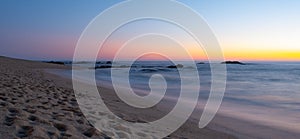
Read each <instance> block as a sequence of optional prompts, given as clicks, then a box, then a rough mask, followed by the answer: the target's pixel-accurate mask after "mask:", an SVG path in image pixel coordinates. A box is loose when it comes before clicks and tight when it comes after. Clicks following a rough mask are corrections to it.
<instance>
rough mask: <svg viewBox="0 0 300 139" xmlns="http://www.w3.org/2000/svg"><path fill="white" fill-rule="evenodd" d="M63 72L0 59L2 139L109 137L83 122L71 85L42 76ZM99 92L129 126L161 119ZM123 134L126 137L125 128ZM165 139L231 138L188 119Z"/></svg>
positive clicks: (109, 93)
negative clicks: (130, 107)
mask: <svg viewBox="0 0 300 139" xmlns="http://www.w3.org/2000/svg"><path fill="white" fill-rule="evenodd" d="M67 68H70V67H67V66H63V65H57V64H48V63H42V62H34V61H26V60H19V59H12V58H6V57H1V58H0V71H1V77H0V79H1V84H0V111H1V116H0V120H1V124H0V137H1V138H7V139H9V138H110V137H109V136H108V135H105V134H103V133H101V131H97V130H96V129H95V128H93V127H92V126H91V125H90V124H89V122H88V121H87V120H86V119H85V118H84V116H83V114H82V113H81V111H80V109H79V107H78V104H77V101H76V98H75V96H74V94H73V90H72V82H71V80H70V79H65V78H62V77H59V76H56V75H53V74H49V73H47V72H45V69H67ZM101 89H102V90H103V92H104V94H106V97H105V98H106V100H107V105H108V106H110V107H111V108H112V111H114V112H115V113H116V114H117V115H120V116H122V118H123V119H125V120H127V121H131V122H146V121H147V120H151V119H155V118H157V117H159V116H160V115H161V114H163V112H161V111H159V110H155V108H153V109H152V110H150V111H149V112H145V113H143V114H142V115H137V114H136V113H135V112H134V111H129V110H130V109H128V108H127V106H124V107H122V105H119V104H118V103H121V102H119V101H116V100H117V98H115V97H116V96H115V95H112V94H113V92H112V90H110V89H106V88H101ZM150 113H151V114H150ZM149 114H150V116H149ZM121 130H124V132H126V127H123V128H121ZM114 134H115V133H112V134H111V135H114ZM124 138H128V136H126V135H125V136H124ZM167 138H190V139H193V138H222V139H224V138H228V139H229V138H234V136H231V135H229V134H225V133H222V132H217V131H215V130H212V129H209V128H204V129H199V128H198V127H197V124H196V123H194V122H192V121H191V120H190V121H187V122H186V123H185V124H184V125H183V126H182V127H181V128H180V129H179V130H177V131H176V132H175V133H173V134H172V135H170V136H168V137H167Z"/></svg>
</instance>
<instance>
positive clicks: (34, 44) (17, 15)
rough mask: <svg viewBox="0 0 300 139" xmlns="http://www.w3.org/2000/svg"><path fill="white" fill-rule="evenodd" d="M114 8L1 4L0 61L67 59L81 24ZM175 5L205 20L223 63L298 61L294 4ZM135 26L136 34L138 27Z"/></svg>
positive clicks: (93, 1) (259, 0)
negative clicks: (182, 6)
mask: <svg viewBox="0 0 300 139" xmlns="http://www.w3.org/2000/svg"><path fill="white" fill-rule="evenodd" d="M118 2H120V1H113V0H89V1H83V0H26V1H21V0H1V1H0V9H1V12H0V17H1V22H0V55H4V56H9V57H17V58H24V59H34V60H49V59H56V60H68V59H71V58H72V55H73V51H74V48H75V45H76V42H77V40H78V38H79V36H80V34H81V32H82V31H83V30H84V28H85V27H86V26H87V24H88V23H89V22H90V21H91V20H92V19H93V18H94V17H95V16H96V15H98V14H99V13H100V12H101V11H103V10H104V9H106V8H109V7H110V6H112V5H114V4H116V3H118ZM180 2H182V3H184V4H186V5H188V6H190V7H191V8H193V9H194V10H195V11H197V12H198V13H199V14H201V15H202V16H203V17H204V18H205V20H206V21H207V22H208V24H209V25H210V26H211V28H212V29H213V31H214V32H215V34H216V36H217V38H218V40H219V42H220V44H221V47H222V49H223V52H224V55H225V58H226V59H228V60H263V61H265V60H274V61H278V60H280V61H281V60H293V61H299V60H300V27H299V25H300V8H299V7H300V1H299V0H272V1H271V0H270V1H269V0H241V1H238V0H189V1H187V0H181V1H180ZM145 24H147V23H145ZM139 26H141V28H142V27H143V24H139ZM125 28H126V27H125ZM136 28H137V29H138V27H136ZM162 28H163V27H162ZM175 33H179V32H175ZM124 34H126V33H123V34H122V33H121V35H120V34H119V35H117V34H116V37H115V38H114V39H112V44H118V39H121V38H122V35H124ZM145 47H147V46H145ZM186 47H191V46H186ZM191 51H192V50H191ZM198 51H199V56H198V55H197V54H198ZM200 51H201V50H197V51H195V50H193V52H194V54H193V57H195V59H202V58H205V56H202V53H201V52H200ZM104 52H105V51H104ZM107 53H109V52H107ZM174 54H176V53H174ZM178 55H180V54H178ZM104 57H110V55H106V56H104Z"/></svg>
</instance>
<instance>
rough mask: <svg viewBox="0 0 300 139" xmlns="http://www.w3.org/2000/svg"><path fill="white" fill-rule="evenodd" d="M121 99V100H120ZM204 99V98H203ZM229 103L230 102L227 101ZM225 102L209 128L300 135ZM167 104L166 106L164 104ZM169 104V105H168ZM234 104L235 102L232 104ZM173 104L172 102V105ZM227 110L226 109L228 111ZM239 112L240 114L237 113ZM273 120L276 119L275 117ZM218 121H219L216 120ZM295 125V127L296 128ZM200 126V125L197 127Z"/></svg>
mask: <svg viewBox="0 0 300 139" xmlns="http://www.w3.org/2000/svg"><path fill="white" fill-rule="evenodd" d="M53 74H56V75H59V73H53ZM60 76H62V77H64V78H66V79H71V78H72V77H68V76H63V75H60ZM98 87H99V88H105V89H107V90H110V91H109V92H114V91H113V88H112V86H111V85H108V86H106V85H103V84H102V85H99V84H98ZM118 101H121V100H118ZM201 101H202V100H201ZM225 103H228V102H225ZM225 103H224V102H223V104H222V106H221V108H220V110H219V111H218V113H217V115H216V117H215V118H214V120H213V121H212V122H211V124H209V125H208V128H210V129H215V130H217V131H219V132H222V133H227V134H230V135H233V136H235V137H239V138H269V137H272V138H283V137H288V138H296V137H297V136H300V133H299V132H298V131H299V130H298V128H296V127H295V126H296V124H294V125H292V124H291V125H286V124H288V123H284V121H282V122H281V121H270V120H272V119H265V118H266V117H267V116H263V117H261V116H254V115H253V117H251V116H250V117H249V115H251V114H246V115H245V114H244V113H243V110H242V109H233V110H231V109H230V110H229V111H232V112H233V113H234V114H233V113H228V112H227V113H226V112H223V108H224V107H223V106H224V104H225ZM204 104H205V103H201V104H200V103H198V105H201V106H200V107H198V108H196V109H198V110H195V111H194V113H193V114H192V115H191V117H190V119H191V120H192V121H193V124H194V125H198V122H199V119H200V117H201V113H202V108H203V107H204ZM164 105H165V106H164ZM166 105H168V106H166ZM230 105H233V104H230ZM159 106H160V108H161V109H166V111H168V110H169V109H168V107H170V104H168V103H164V104H162V105H159ZM172 106H173V105H172V104H171V107H172ZM247 108H250V109H258V108H256V107H255V106H249V107H246V108H244V109H247ZM259 109H261V110H265V111H270V110H272V109H270V108H266V109H264V108H259ZM226 110H228V109H226ZM226 110H225V111H226ZM234 110H237V111H240V114H238V112H235V111H234ZM236 114H238V115H236ZM274 116H275V115H274ZM279 119H280V118H279ZM273 120H276V118H275V119H273ZM216 121H217V122H216ZM294 127H295V128H294ZM195 128H198V127H195Z"/></svg>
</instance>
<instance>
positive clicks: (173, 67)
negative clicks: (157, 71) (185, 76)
mask: <svg viewBox="0 0 300 139" xmlns="http://www.w3.org/2000/svg"><path fill="white" fill-rule="evenodd" d="M167 68H171V69H175V68H183V65H182V64H177V65H171V66H168V67H167Z"/></svg>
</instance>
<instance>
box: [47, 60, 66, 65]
mask: <svg viewBox="0 0 300 139" xmlns="http://www.w3.org/2000/svg"><path fill="white" fill-rule="evenodd" d="M46 63H51V64H59V65H64V64H65V63H64V62H60V61H47V62H46Z"/></svg>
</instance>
